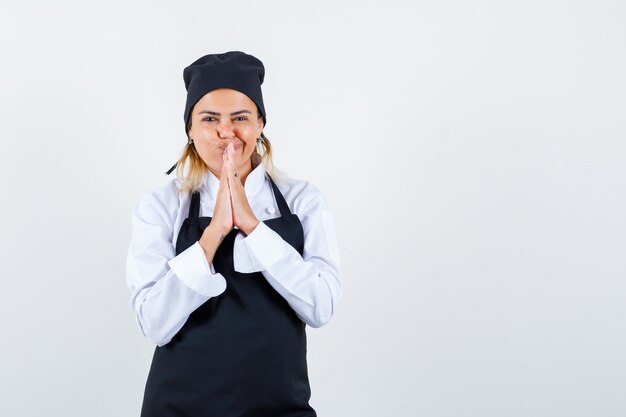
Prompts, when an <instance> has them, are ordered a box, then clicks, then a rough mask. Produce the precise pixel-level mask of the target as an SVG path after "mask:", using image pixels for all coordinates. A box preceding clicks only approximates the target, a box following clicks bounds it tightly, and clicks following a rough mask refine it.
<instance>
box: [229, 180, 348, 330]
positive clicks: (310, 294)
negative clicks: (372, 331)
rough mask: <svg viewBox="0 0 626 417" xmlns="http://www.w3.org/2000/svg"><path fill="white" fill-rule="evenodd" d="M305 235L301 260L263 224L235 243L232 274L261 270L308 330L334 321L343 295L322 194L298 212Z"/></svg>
mask: <svg viewBox="0 0 626 417" xmlns="http://www.w3.org/2000/svg"><path fill="white" fill-rule="evenodd" d="M298 217H299V218H300V222H301V223H302V228H303V230H304V251H303V254H302V256H301V255H300V253H299V252H298V251H297V250H296V249H295V248H294V247H293V246H291V245H290V244H289V243H287V242H285V241H284V240H283V239H282V237H281V236H280V235H279V234H278V233H276V232H275V231H274V230H272V229H271V228H270V227H269V226H267V225H266V224H265V223H263V222H260V223H259V224H258V226H257V227H256V228H255V229H254V230H253V231H252V232H251V233H250V234H249V235H248V236H246V237H244V236H243V235H242V234H241V233H239V234H238V235H237V236H236V238H235V247H234V262H235V270H236V271H238V272H244V273H250V272H257V271H261V272H262V273H263V276H265V278H266V279H267V281H268V282H269V283H270V285H272V287H273V288H274V289H275V290H276V291H277V292H278V293H279V294H280V295H281V296H283V297H284V298H285V299H286V300H287V302H288V303H289V305H290V306H291V308H293V310H294V311H295V312H296V314H297V315H298V317H299V318H300V319H301V320H302V321H303V322H305V323H306V324H308V325H309V326H311V327H321V326H323V325H325V324H327V323H328V322H329V321H330V319H331V318H332V316H333V314H334V312H335V310H336V307H337V304H338V303H339V300H340V298H341V295H342V277H341V270H340V259H339V250H338V246H337V237H336V234H335V226H334V219H333V215H332V213H331V211H330V210H329V208H328V206H327V203H326V200H325V198H324V197H323V195H322V194H321V193H320V192H317V194H316V196H315V197H314V198H313V200H312V201H311V202H309V203H308V204H307V205H306V207H304V209H303V210H302V211H301V212H300V213H298Z"/></svg>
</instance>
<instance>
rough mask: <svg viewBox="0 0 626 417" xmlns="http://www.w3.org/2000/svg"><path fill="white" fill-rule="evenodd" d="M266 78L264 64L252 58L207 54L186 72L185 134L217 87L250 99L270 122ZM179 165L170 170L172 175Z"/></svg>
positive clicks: (229, 53)
mask: <svg viewBox="0 0 626 417" xmlns="http://www.w3.org/2000/svg"><path fill="white" fill-rule="evenodd" d="M264 77H265V67H264V66H263V63H262V62H261V61H260V60H259V59H258V58H255V57H254V56H252V55H248V54H246V53H243V52H240V51H230V52H224V53H221V54H209V55H205V56H203V57H201V58H199V59H197V60H196V61H194V62H193V63H192V64H191V65H189V66H188V67H187V68H185V69H184V70H183V80H184V81H185V88H186V89H187V102H186V104H185V114H184V120H185V134H187V125H188V123H189V118H190V117H191V109H192V108H193V106H194V105H195V104H196V103H197V102H198V100H200V99H201V98H202V97H203V96H204V95H205V94H206V93H208V92H210V91H213V90H217V89H218V88H231V89H233V90H237V91H240V92H242V93H244V94H245V95H247V96H248V97H250V99H251V100H252V101H253V102H254V103H255V104H256V105H257V107H258V108H259V112H260V113H261V116H262V117H263V124H264V125H265V124H266V123H267V117H266V115H265V107H264V106H263V94H262V92H261V84H263V78H264ZM176 165H177V164H174V166H173V167H172V168H170V169H169V170H168V171H167V174H169V173H171V172H172V171H173V170H174V168H176Z"/></svg>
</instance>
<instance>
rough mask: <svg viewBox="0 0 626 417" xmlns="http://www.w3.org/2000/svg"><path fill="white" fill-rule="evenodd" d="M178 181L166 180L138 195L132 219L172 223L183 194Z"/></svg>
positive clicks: (175, 179)
mask: <svg viewBox="0 0 626 417" xmlns="http://www.w3.org/2000/svg"><path fill="white" fill-rule="evenodd" d="M180 187H181V184H180V181H179V180H178V178H176V177H172V178H168V179H167V180H166V182H165V183H164V184H162V185H161V186H159V187H157V188H154V189H152V190H149V191H146V192H144V193H143V194H141V195H140V197H139V199H138V200H137V202H136V203H135V206H134V208H133V218H139V219H142V220H147V221H150V222H160V223H167V224H171V223H173V221H174V219H175V218H176V216H177V214H178V212H179V210H180V205H181V198H182V197H183V194H182V193H180V192H179V190H180Z"/></svg>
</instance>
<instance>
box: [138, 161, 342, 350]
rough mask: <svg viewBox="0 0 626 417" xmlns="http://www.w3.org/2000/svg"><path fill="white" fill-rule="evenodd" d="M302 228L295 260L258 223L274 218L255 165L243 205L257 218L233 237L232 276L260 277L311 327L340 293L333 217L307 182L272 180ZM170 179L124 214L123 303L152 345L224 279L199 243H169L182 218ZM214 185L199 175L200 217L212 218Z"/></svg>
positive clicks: (267, 187)
mask: <svg viewBox="0 0 626 417" xmlns="http://www.w3.org/2000/svg"><path fill="white" fill-rule="evenodd" d="M274 181H275V183H276V186H277V187H278V188H279V189H280V191H281V193H282V194H283V196H284V197H285V201H286V202H287V204H288V205H289V208H290V209H291V211H292V213H294V214H296V215H297V216H298V218H299V219H300V222H301V223H302V228H303V230H304V251H303V254H302V255H300V253H299V252H298V251H297V250H296V249H294V248H293V247H292V246H291V245H290V244H289V243H287V242H285V241H284V240H283V239H282V237H281V236H280V235H279V234H278V233H276V232H275V231H274V230H272V229H271V228H270V227H269V226H267V225H266V224H265V223H263V220H267V219H271V218H275V217H280V210H279V209H278V205H277V203H276V201H275V199H274V195H273V193H272V188H271V184H270V182H269V180H268V179H267V178H265V169H264V167H263V165H262V164H260V163H258V164H257V165H256V166H255V167H254V169H253V170H252V171H251V172H250V174H248V177H247V178H246V181H245V184H244V189H245V192H246V196H247V198H248V202H249V204H250V207H251V208H252V211H253V212H254V214H255V216H256V217H257V219H258V220H259V224H258V226H257V227H256V228H255V229H254V230H253V231H252V232H251V233H250V234H249V235H248V236H245V235H244V234H243V232H241V231H240V232H239V233H237V235H236V237H235V242H234V247H233V262H234V268H235V271H238V272H242V273H252V272H261V273H262V274H263V276H264V277H265V279H267V281H268V282H269V284H270V285H271V286H272V287H273V288H274V289H275V290H276V291H277V292H278V293H279V294H280V295H281V296H282V297H284V298H285V299H286V300H287V302H288V303H289V305H290V306H291V308H293V310H294V311H295V313H296V314H297V315H298V317H299V318H300V319H301V320H302V321H303V322H304V323H306V324H308V325H309V326H311V327H321V326H323V325H325V324H326V323H328V322H329V320H330V319H331V317H332V316H333V313H334V312H335V309H336V306H337V303H338V302H339V300H340V298H341V294H342V276H341V271H340V259H339V250H338V245H337V237H336V234H335V226H334V219H333V215H332V213H331V211H330V210H329V207H328V205H327V202H326V199H325V198H324V196H323V194H322V193H321V192H320V190H319V189H318V188H316V187H315V186H314V185H312V184H311V183H309V182H308V181H303V180H297V179H294V178H289V177H282V178H278V179H274ZM179 188H180V181H179V180H178V179H177V178H175V177H172V178H170V179H169V180H168V181H167V182H166V183H165V185H163V186H161V187H160V188H158V189H156V190H153V191H150V192H147V193H144V194H143V195H142V196H141V198H140V200H139V202H138V203H137V204H136V205H135V207H134V209H133V213H132V218H131V219H132V220H131V222H132V237H131V242H130V245H129V248H128V256H127V265H126V276H127V284H128V287H129V289H130V292H131V294H132V295H131V300H130V304H131V307H132V308H133V311H134V313H135V318H136V321H137V324H138V326H139V329H140V331H141V333H142V334H143V335H144V336H145V337H146V338H147V339H148V340H150V341H151V342H153V343H155V344H157V345H158V346H163V345H165V344H166V343H168V342H169V341H170V340H171V339H172V338H173V337H174V335H176V333H177V332H178V331H179V330H180V329H181V328H182V327H183V325H184V324H185V322H186V321H187V318H188V317H189V315H190V314H191V313H192V312H193V311H194V310H195V309H197V308H198V307H200V306H201V305H202V304H203V303H205V302H206V301H207V300H209V299H210V298H211V297H216V296H218V295H220V294H222V293H223V292H224V291H225V290H226V280H225V279H224V276H223V275H222V274H220V273H217V272H215V269H214V267H213V263H212V262H211V263H208V262H207V259H206V256H205V255H204V251H203V250H202V247H201V246H200V243H199V242H196V243H194V244H193V245H192V246H190V247H189V248H188V249H186V250H185V251H183V252H181V253H180V254H178V255H176V250H175V248H176V240H177V237H178V232H179V230H180V228H181V226H182V223H183V220H184V219H185V218H186V217H187V216H188V214H189V204H190V202H191V196H190V193H179V192H178V189H179ZM218 188H219V179H218V178H217V177H216V176H215V175H213V174H212V173H211V172H210V171H208V172H207V175H206V177H205V180H204V183H203V184H202V187H201V189H200V190H199V191H200V216H211V217H212V216H213V209H214V207H215V198H216V195H217V190H218Z"/></svg>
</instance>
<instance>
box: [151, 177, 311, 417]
mask: <svg viewBox="0 0 626 417" xmlns="http://www.w3.org/2000/svg"><path fill="white" fill-rule="evenodd" d="M267 178H268V179H269V180H270V182H271V185H272V189H273V192H274V198H275V199H276V202H277V204H278V207H279V209H280V214H281V217H278V218H274V219H269V220H265V221H264V223H265V224H266V225H267V226H269V227H270V228H271V229H272V230H274V231H276V232H277V233H278V234H279V235H280V236H281V237H282V238H283V240H285V241H286V242H287V243H289V244H290V245H291V246H293V247H294V248H295V249H296V250H297V251H298V252H300V254H302V251H303V246H304V233H303V230H302V224H301V223H300V219H299V218H298V216H297V215H295V214H292V213H291V210H289V206H287V203H286V202H285V198H284V197H283V195H282V194H281V192H280V191H279V190H278V187H277V186H276V184H275V183H274V181H273V180H272V178H271V177H270V176H269V175H267ZM199 212H200V194H199V193H198V192H197V191H196V192H194V193H193V194H192V198H191V204H190V207H189V217H188V218H187V219H185V220H184V222H183V224H182V227H181V229H180V232H179V234H178V240H177V243H176V254H177V255H178V254H179V253H181V252H182V251H184V250H185V249H187V248H188V247H189V246H191V245H193V244H194V243H195V242H196V241H198V240H199V239H200V236H201V235H202V233H203V231H204V229H205V228H206V227H207V226H208V225H209V223H210V222H211V217H199ZM238 232H239V230H238V229H233V230H231V231H230V233H229V234H228V235H226V237H225V238H224V240H223V241H222V243H221V244H220V246H219V248H218V249H217V252H216V253H215V257H214V259H213V266H214V267H215V271H216V272H219V273H221V274H222V275H223V276H224V278H225V279H226V290H225V291H224V293H222V294H220V295H218V296H216V297H212V298H210V299H209V300H208V301H207V302H205V303H204V304H202V305H201V306H200V307H198V308H197V309H196V310H195V311H194V312H193V313H191V315H190V316H189V318H188V319H187V322H186V323H185V324H184V326H183V327H182V328H181V329H180V330H179V331H178V333H177V334H176V335H175V336H174V337H173V338H172V340H171V341H170V342H169V343H167V344H165V345H163V346H157V347H156V349H155V351H154V356H153V358H152V365H151V367H150V372H149V374H148V379H147V382H146V387H145V392H144V398H143V405H142V409H141V416H142V417H160V416H163V417H166V416H167V417H174V416H180V417H183V416H185V417H270V416H271V417H316V416H317V414H316V412H315V410H314V409H313V408H312V407H311V406H310V405H309V399H310V397H311V389H310V386H309V379H308V372H307V362H306V349H307V347H306V333H305V323H303V322H302V320H300V318H299V317H298V316H297V315H296V313H295V312H294V310H293V309H292V308H291V307H290V306H289V304H288V303H287V301H286V300H285V299H284V298H283V297H282V296H281V295H280V294H279V293H278V292H276V290H275V289H274V288H273V287H272V286H271V285H270V284H269V283H268V282H267V280H266V279H265V277H264V276H263V274H262V273H261V272H255V273H251V274H245V273H240V272H237V271H235V269H234V266H233V244H234V241H235V236H236V235H237V233H238Z"/></svg>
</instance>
